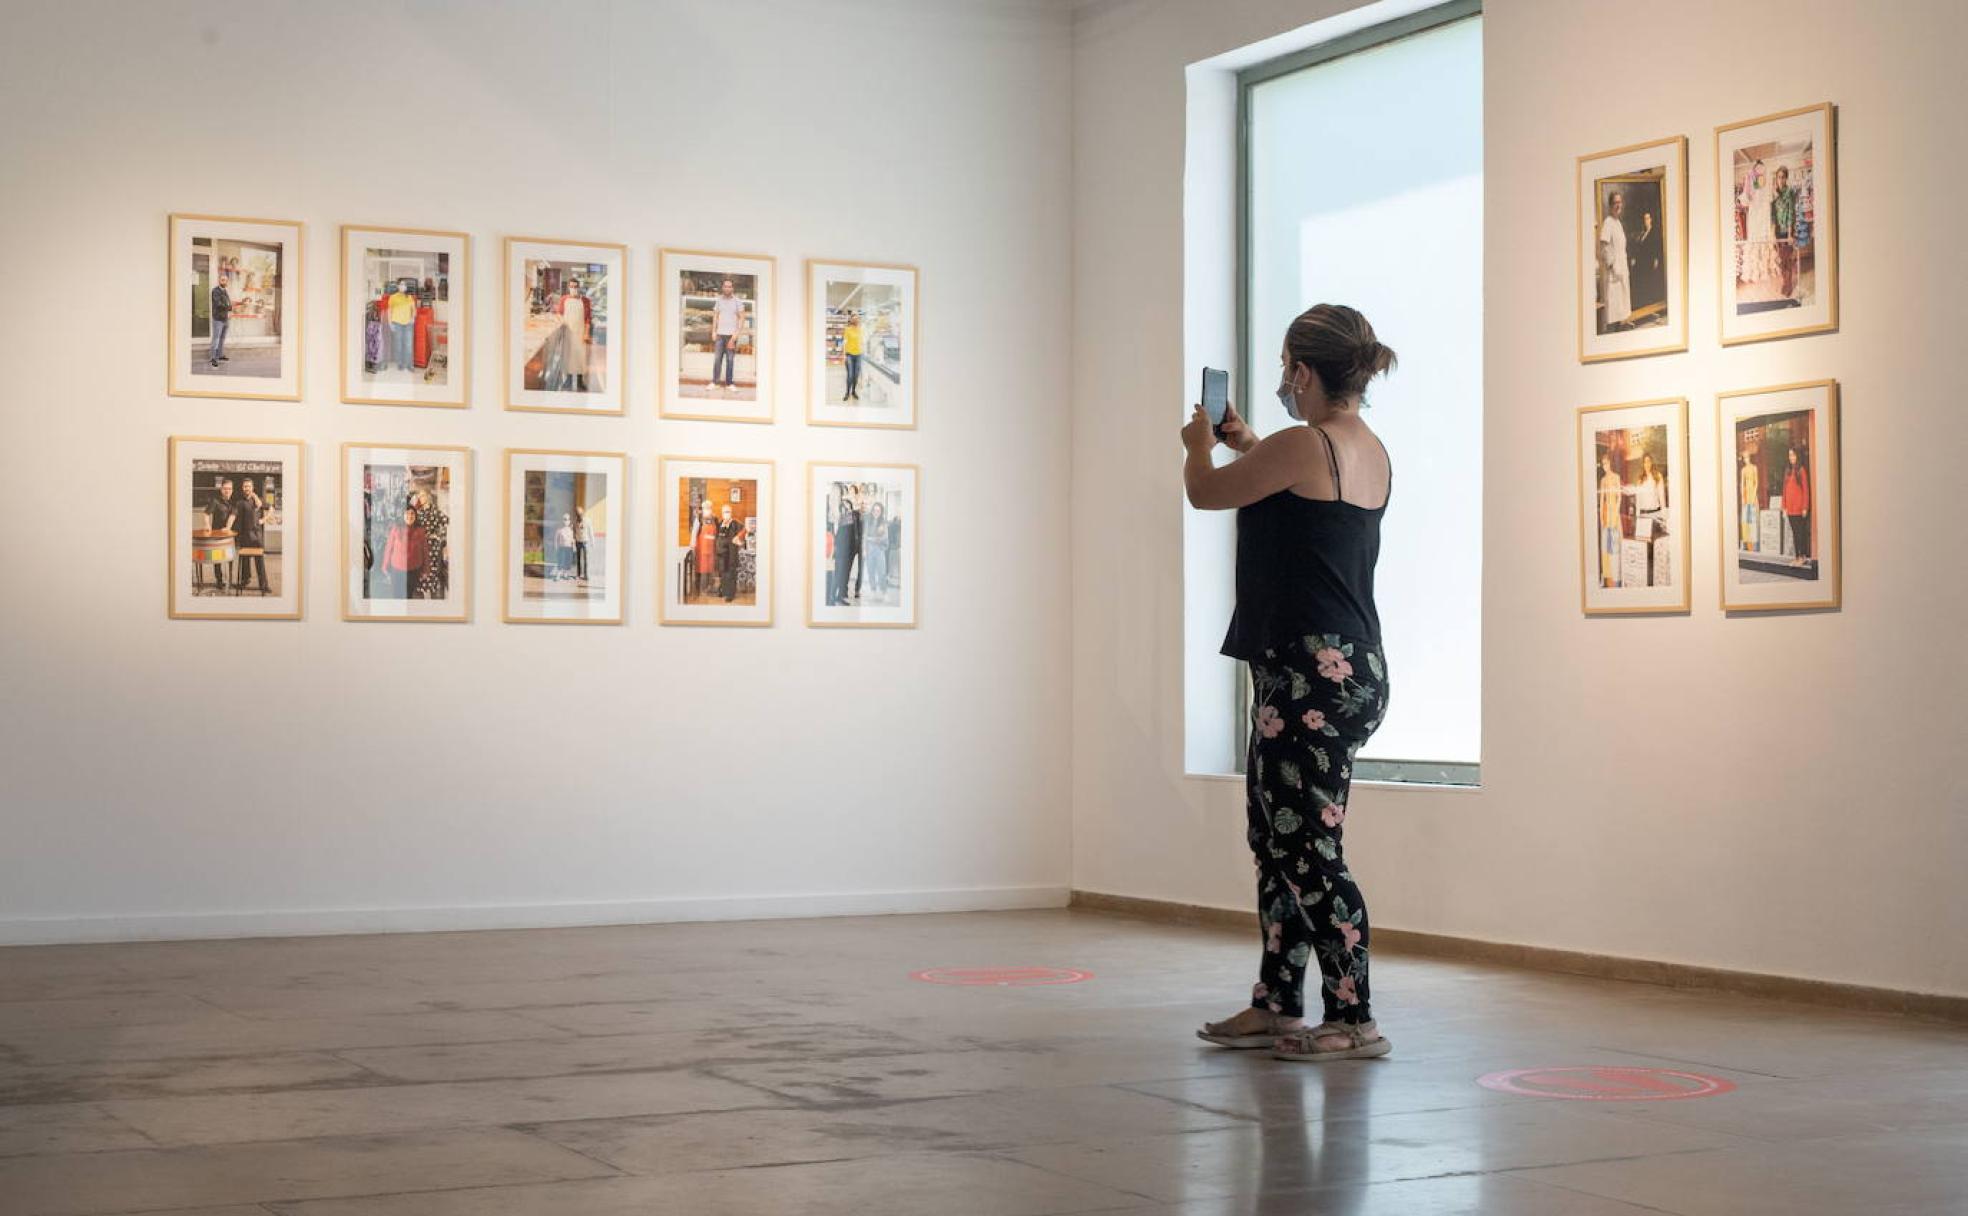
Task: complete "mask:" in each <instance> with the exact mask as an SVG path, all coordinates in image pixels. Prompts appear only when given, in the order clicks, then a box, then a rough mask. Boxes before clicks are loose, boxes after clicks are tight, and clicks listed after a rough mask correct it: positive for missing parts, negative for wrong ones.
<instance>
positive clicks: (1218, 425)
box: [1203, 367, 1230, 439]
mask: <svg viewBox="0 0 1968 1216" xmlns="http://www.w3.org/2000/svg"><path fill="white" fill-rule="evenodd" d="M1229 408H1230V373H1229V372H1226V371H1223V370H1222V369H1220V368H1214V367H1206V368H1204V369H1203V413H1205V414H1208V415H1209V420H1210V429H1211V430H1212V431H1215V432H1216V437H1217V438H1218V439H1221V438H1223V416H1224V412H1225V411H1226V410H1228V409H1229Z"/></svg>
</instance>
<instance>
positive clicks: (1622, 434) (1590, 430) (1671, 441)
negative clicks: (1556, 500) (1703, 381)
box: [1575, 397, 1689, 616]
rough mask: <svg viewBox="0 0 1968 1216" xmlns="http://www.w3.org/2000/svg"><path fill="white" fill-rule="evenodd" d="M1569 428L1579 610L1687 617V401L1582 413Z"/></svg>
mask: <svg viewBox="0 0 1968 1216" xmlns="http://www.w3.org/2000/svg"><path fill="white" fill-rule="evenodd" d="M1577 426H1578V434H1577V440H1576V448H1575V452H1576V456H1575V460H1576V462H1577V466H1578V472H1577V476H1578V486H1579V576H1580V587H1579V607H1580V609H1581V610H1582V611H1583V612H1584V613H1585V614H1586V615H1587V616H1602V615H1618V614H1626V613H1641V612H1686V611H1688V607H1689V596H1688V542H1689V537H1688V402H1687V400H1686V399H1685V398H1681V397H1667V398H1662V399H1659V400H1654V401H1635V402H1628V403H1625V404H1619V405H1592V406H1586V407H1584V408H1582V409H1580V410H1579V411H1578V423H1577Z"/></svg>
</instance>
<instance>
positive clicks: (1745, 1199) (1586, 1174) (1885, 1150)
mask: <svg viewBox="0 0 1968 1216" xmlns="http://www.w3.org/2000/svg"><path fill="white" fill-rule="evenodd" d="M1522 1176H1523V1177H1526V1178H1529V1179H1532V1180H1534V1181H1538V1182H1543V1183H1547V1184H1549V1185H1553V1186H1562V1187H1566V1188H1568V1189H1571V1190H1576V1191H1582V1192H1584V1193H1586V1194H1591V1195H1600V1196H1604V1197H1606V1198H1610V1199H1618V1200H1621V1201H1624V1202H1627V1203H1634V1204H1640V1205H1643V1206H1646V1207H1653V1208H1659V1209H1662V1210H1664V1211H1671V1212H1676V1213H1680V1214H1682V1216H1816V1214H1818V1213H1823V1214H1825V1216H1831V1214H1834V1213H1837V1214H1841V1216H1842V1214H1845V1213H1861V1212H1862V1213H1865V1214H1866V1216H1912V1214H1913V1213H1922V1214H1925V1213H1942V1212H1947V1213H1959V1212H1962V1211H1968V1127H1954V1128H1944V1129H1928V1130H1924V1131H1915V1132H1895V1133H1890V1134H1885V1135H1870V1136H1854V1137H1845V1138H1841V1139H1835V1140H1814V1141H1810V1142H1808V1143H1804V1144H1788V1145H1768V1144H1765V1145H1755V1146H1752V1147H1741V1148H1735V1149H1728V1150H1716V1151H1711V1152H1704V1153H1692V1154H1686V1155H1683V1156H1678V1157H1671V1158H1635V1159H1628V1160H1619V1161H1602V1162H1594V1163H1582V1164H1576V1165H1569V1166H1563V1167H1558V1168H1550V1169H1535V1170H1529V1171H1526V1172H1525V1173H1524V1174H1523V1175H1522Z"/></svg>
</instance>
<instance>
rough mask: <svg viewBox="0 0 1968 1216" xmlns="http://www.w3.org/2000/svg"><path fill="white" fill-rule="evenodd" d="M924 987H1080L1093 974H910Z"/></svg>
mask: <svg viewBox="0 0 1968 1216" xmlns="http://www.w3.org/2000/svg"><path fill="white" fill-rule="evenodd" d="M909 978H910V979H912V980H921V981H922V982H923V983H925V984H957V985H960V986H963V987H968V988H1032V987H1037V986H1039V985H1042V984H1077V983H1079V982H1080V981H1081V980H1090V979H1092V978H1093V972H1091V971H1075V970H1072V969H1071V968H1066V967H931V968H930V969H929V970H927V971H915V972H911V973H910V975H909Z"/></svg>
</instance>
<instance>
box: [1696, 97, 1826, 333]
mask: <svg viewBox="0 0 1968 1216" xmlns="http://www.w3.org/2000/svg"><path fill="white" fill-rule="evenodd" d="M1836 143H1837V114H1836V111H1835V110H1834V109H1833V107H1832V106H1831V104H1830V103H1829V102H1827V103H1825V104H1823V105H1815V106H1805V107H1804V108H1802V109H1799V110H1786V111H1785V112H1784V113H1782V114H1771V115H1769V116H1768V117H1765V118H1752V119H1749V120H1748V121H1747V122H1732V123H1730V124H1729V125H1727V126H1724V127H1717V128H1715V182H1716V191H1717V198H1716V203H1717V205H1716V215H1717V216H1718V217H1719V218H1720V220H1721V225H1720V236H1721V246H1722V247H1721V249H1720V251H1719V255H1718V259H1719V260H1718V267H1719V270H1720V277H1721V281H1722V294H1721V305H1720V308H1719V310H1718V311H1719V312H1720V314H1721V324H1722V345H1724V346H1732V345H1734V344H1736V343H1738V342H1762V341H1766V340H1768V339H1770V338H1790V337H1795V336H1797V335H1799V334H1815V333H1824V332H1826V331H1828V330H1834V329H1837V328H1838V173H1837V164H1836V159H1835V155H1836V147H1835V145H1836Z"/></svg>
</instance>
